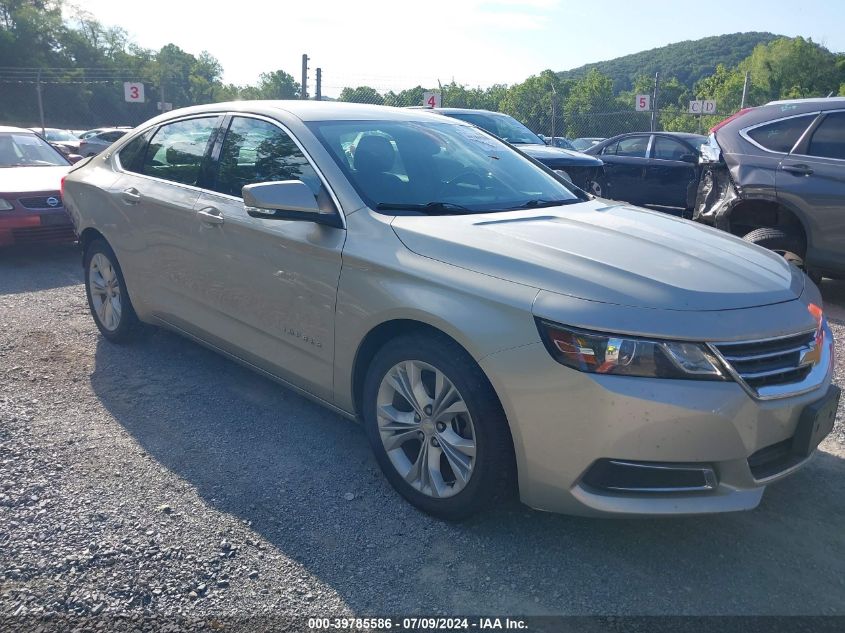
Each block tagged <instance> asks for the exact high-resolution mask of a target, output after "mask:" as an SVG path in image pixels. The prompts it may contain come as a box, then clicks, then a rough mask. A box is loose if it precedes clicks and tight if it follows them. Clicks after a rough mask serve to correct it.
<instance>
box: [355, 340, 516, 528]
mask: <svg viewBox="0 0 845 633" xmlns="http://www.w3.org/2000/svg"><path fill="white" fill-rule="evenodd" d="M363 395H364V397H363V417H364V423H365V426H366V430H367V437H368V439H369V441H370V445H371V446H372V449H373V452H374V453H375V456H376V460H377V461H378V463H379V466H380V467H381V469H382V472H384V474H385V476H386V477H387V480H388V481H389V482H390V483H391V485H392V486H393V487H394V488H395V489H396V490H397V491H398V492H399V493H400V494H401V495H402V496H403V497H405V499H407V500H408V501H410V502H411V503H412V504H413V505H415V506H416V507H418V508H419V509H421V510H423V511H424V512H427V513H429V514H431V515H434V516H437V517H440V518H443V519H448V520H459V519H463V518H465V517H468V516H470V515H472V514H474V513H476V512H478V511H480V510H482V509H483V508H485V507H486V506H488V505H489V504H490V502H491V501H492V500H493V499H494V498H495V497H496V496H497V495H498V494H499V493H501V492H502V491H503V490H510V486H509V482H511V481H512V480H513V478H512V473H513V471H514V468H513V466H512V464H513V444H512V441H511V437H510V432H509V429H508V426H507V420H506V418H505V414H504V411H503V410H502V407H501V405H500V404H499V401H498V398H497V397H496V394H495V392H493V389H492V387H491V386H490V383H489V382H488V381H487V378H486V377H485V376H484V374H483V373H482V371H481V369H480V368H479V367H478V365H477V364H476V363H475V361H474V360H473V359H472V358H471V357H470V356H468V355H467V354H466V352H465V351H464V350H462V349H461V348H460V347H458V346H457V345H455V344H454V343H452V342H451V341H450V340H448V339H446V338H445V337H438V336H423V335H419V334H415V335H408V336H403V337H400V338H397V339H395V340H393V341H391V342H389V343H387V344H386V345H385V346H384V347H383V348H382V349H381V350H380V351H379V352H378V353H377V354H376V356H375V357H374V359H373V361H372V364H371V365H370V369H369V371H368V373H367V377H366V379H365V383H364V394H363Z"/></svg>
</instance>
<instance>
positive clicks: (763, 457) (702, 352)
mask: <svg viewBox="0 0 845 633" xmlns="http://www.w3.org/2000/svg"><path fill="white" fill-rule="evenodd" d="M186 139H190V141H189V142H186ZM212 139H215V140H214V141H212ZM350 142H351V143H352V144H353V145H352V146H353V147H354V149H353V150H351V151H347V150H348V148H349V147H350V145H349V143H350ZM64 191H65V197H66V202H67V206H68V209H69V210H70V213H71V215H72V218H73V221H74V224H75V226H76V229H77V231H78V232H79V238H80V242H81V245H82V247H83V250H84V271H85V289H86V293H87V297H88V301H89V305H90V308H91V314H92V316H93V318H94V321H95V323H96V325H97V327H98V328H99V330H100V332H101V333H102V335H103V336H104V337H105V338H106V339H107V340H109V341H112V342H115V343H118V342H124V341H126V340H129V339H131V337H132V335H133V333H135V332H136V331H137V328H138V327H139V323H140V322H144V323H151V324H157V325H161V326H164V327H167V328H170V329H172V330H174V331H176V332H178V333H181V334H184V335H186V336H189V337H191V338H192V339H194V340H197V341H201V342H203V343H204V344H206V345H208V346H209V347H211V348H212V349H216V350H219V351H221V352H223V353H225V354H226V355H227V356H229V357H231V358H235V359H237V360H239V361H241V362H243V363H245V364H247V365H248V366H250V367H252V368H255V369H257V370H259V371H260V372H261V373H262V374H263V375H265V376H270V377H273V378H275V379H276V380H278V381H279V382H281V383H283V384H286V385H290V386H292V387H294V388H295V389H296V390H297V391H299V392H300V393H303V394H306V395H308V396H310V397H311V398H313V399H315V400H317V401H319V402H322V403H323V404H325V405H327V406H328V407H329V408H331V409H332V410H333V411H335V412H337V413H340V414H341V415H344V416H347V417H349V418H355V419H360V420H362V421H363V424H364V427H365V429H366V434H367V437H368V439H369V442H370V444H371V446H372V448H373V451H374V453H375V456H376V459H377V460H378V463H379V465H380V466H381V468H382V470H383V471H384V474H385V475H386V477H387V479H388V480H389V481H390V483H391V484H392V485H393V486H394V487H395V488H396V489H397V490H398V491H399V492H400V493H401V494H402V495H403V496H404V497H405V498H406V499H408V500H409V501H410V502H411V503H413V504H415V505H416V506H417V507H419V508H421V509H423V510H425V511H426V512H430V513H432V514H434V515H437V516H440V517H445V518H450V519H455V518H460V517H464V516H467V515H468V514H471V513H472V512H474V511H476V510H478V509H480V508H481V507H483V506H485V505H487V504H489V503H490V502H491V501H492V500H493V499H494V498H495V497H496V495H498V494H504V493H506V492H507V491H508V490H510V489H511V488H510V486H511V484H513V483H516V484H518V487H519V494H520V496H521V498H522V500H523V501H524V502H525V503H527V504H529V505H531V506H534V507H536V508H540V509H543V510H549V511H561V512H572V513H582V514H598V515H602V514H609V515H676V514H677V515H686V514H692V513H706V512H717V511H728V510H741V509H747V508H752V507H754V506H756V505H757V504H758V503H759V501H760V499H761V496H762V493H763V488H764V487H765V485H767V484H768V483H769V482H772V481H775V480H777V479H779V478H781V477H784V476H786V475H787V474H789V473H791V472H793V471H794V470H795V469H796V468H798V467H799V466H801V465H802V464H804V463H805V462H806V461H807V459H808V458H809V457H810V455H811V454H812V453H813V451H814V450H815V448H816V446H817V444H818V443H819V442H820V441H821V440H822V439H823V438H824V437H825V435H827V434H828V433H829V432H830V430H831V428H832V426H833V421H834V417H835V414H836V407H837V402H838V398H839V389H838V388H837V387H836V386H834V385H832V384H831V375H832V372H833V361H832V354H833V340H832V335H831V332H830V328H829V327H828V325H827V321H826V320H825V317H824V314H823V312H822V308H821V305H822V304H821V296H820V294H819V291H818V289H817V288H816V286H815V285H814V284H813V283H812V282H810V281H809V280H808V279H807V277H806V276H805V275H804V274H803V273H801V271H799V270H798V269H797V268H795V267H794V266H790V265H789V264H787V262H786V261H784V259H783V258H781V257H779V256H777V255H775V254H774V253H771V252H768V251H766V250H764V249H761V248H758V247H756V246H754V245H752V244H748V243H747V242H744V241H742V240H740V239H737V238H735V237H733V236H730V235H727V234H725V233H723V232H721V231H717V230H715V229H712V228H709V227H705V226H702V225H700V224H696V223H693V222H679V221H677V220H676V219H675V218H672V217H669V216H665V215H663V214H655V213H653V212H650V211H646V210H642V209H637V208H635V207H629V206H625V205H623V204H616V205H614V204H609V203H608V202H607V201H605V200H594V199H593V198H592V197H591V196H589V195H588V194H587V193H585V192H583V191H581V190H580V189H577V188H575V187H571V186H570V185H568V184H566V183H565V182H563V181H562V180H561V179H559V178H556V177H554V175H552V174H550V173H549V172H548V170H546V169H543V168H541V167H540V166H538V165H537V164H536V163H535V161H532V160H530V159H528V158H527V157H526V156H525V155H524V154H522V153H520V152H517V151H515V150H514V149H512V147H511V146H510V145H508V144H506V143H504V142H502V141H500V140H499V139H497V138H495V137H494V136H492V135H490V134H488V133H486V132H483V131H481V130H479V129H478V128H476V127H473V126H471V125H468V124H467V123H464V122H461V121H456V120H453V119H450V118H447V117H438V116H433V115H431V114H430V113H428V112H423V111H419V110H404V109H397V108H389V107H379V106H366V105H360V104H351V103H331V102H316V101H240V102H232V103H217V104H209V105H203V106H195V107H192V108H186V109H181V110H176V111H173V112H170V113H167V114H164V115H161V116H159V117H157V118H155V119H152V120H150V121H148V122H147V123H146V124H144V125H142V126H140V127H139V128H138V130H137V131H135V132H133V133H132V134H131V135H129V136H128V137H127V138H125V139H122V140H121V141H120V142H119V143H118V144H117V145H116V146H115V148H114V151H112V152H109V153H108V154H107V155H100V156H97V157H95V158H93V159H91V160H90V161H88V162H86V163H85V164H84V165H83V166H81V167H78V168H75V169H73V170H72V171H71V173H70V174H69V175H68V176H67V178H66V179H65V182H64ZM125 360H126V362H131V355H130V356H127V357H126V359H125ZM714 403H715V404H714ZM288 448H289V449H290V450H295V446H290V447H288ZM281 450H285V448H284V447H282V448H281ZM326 450H327V451H331V450H345V449H344V447H342V446H334V447H332V446H331V442H330V441H327V444H326ZM309 467H310V466H309ZM314 467H317V466H314ZM794 492H795V494H799V493H800V490H797V489H796V490H795V491H794Z"/></svg>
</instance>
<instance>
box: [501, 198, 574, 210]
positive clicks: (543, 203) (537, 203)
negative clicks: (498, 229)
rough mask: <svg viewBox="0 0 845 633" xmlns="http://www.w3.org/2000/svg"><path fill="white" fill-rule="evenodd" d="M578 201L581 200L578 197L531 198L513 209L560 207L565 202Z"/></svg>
mask: <svg viewBox="0 0 845 633" xmlns="http://www.w3.org/2000/svg"><path fill="white" fill-rule="evenodd" d="M576 202H581V201H580V200H579V199H578V198H571V199H568V200H529V201H528V202H526V203H525V204H521V205H519V206H518V207H512V208H513V209H540V208H541V207H559V206H561V205H564V204H573V203H576Z"/></svg>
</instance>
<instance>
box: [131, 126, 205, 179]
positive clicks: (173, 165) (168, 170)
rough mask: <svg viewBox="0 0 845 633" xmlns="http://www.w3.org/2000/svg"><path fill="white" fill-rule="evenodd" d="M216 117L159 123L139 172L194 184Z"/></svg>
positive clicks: (197, 177)
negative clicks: (165, 123) (159, 125)
mask: <svg viewBox="0 0 845 633" xmlns="http://www.w3.org/2000/svg"><path fill="white" fill-rule="evenodd" d="M216 122H217V117H205V118H201V119H188V120H186V121H177V122H175V123H170V124H167V125H162V126H161V127H160V128H159V129H158V131H157V132H156V133H155V135H154V136H153V138H152V140H151V141H150V147H149V149H148V150H147V153H146V154H145V156H144V164H143V168H142V170H141V172H142V173H144V174H147V175H148V176H155V177H156V178H163V179H164V180H172V181H173V182H180V183H182V184H185V185H196V184H197V180H198V179H199V175H200V166H201V164H202V158H203V155H204V154H205V149H206V147H207V146H208V140H209V139H210V138H211V135H212V134H213V133H214V130H215V127H216Z"/></svg>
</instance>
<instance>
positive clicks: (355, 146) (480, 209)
mask: <svg viewBox="0 0 845 633" xmlns="http://www.w3.org/2000/svg"><path fill="white" fill-rule="evenodd" d="M310 127H311V129H312V131H313V132H314V133H315V134H316V135H317V137H318V138H319V139H320V141H321V142H322V143H323V145H324V146H325V147H326V149H328V151H329V153H330V154H331V155H332V157H333V158H334V159H335V161H336V162H337V164H338V165H339V167H340V168H341V170H342V171H343V173H344V174H345V175H346V177H347V178H348V179H349V181H350V182H351V183H352V185H353V186H354V187H355V189H356V190H357V191H358V193H359V194H360V195H361V197H362V198H363V199H364V201H365V202H366V203H367V205H368V206H369V207H370V208H372V209H376V210H382V211H390V212H395V211H410V212H419V213H429V214H431V213H437V214H439V215H442V214H452V213H454V214H457V213H487V212H491V211H504V210H510V209H519V208H532V207H538V206H552V205H557V204H567V203H572V202H579V201H581V200H582V199H583V198H581V197H579V196H578V195H576V194H575V193H573V191H572V190H571V189H569V188H568V187H567V186H566V185H564V184H563V182H562V181H561V180H559V179H558V178H557V177H556V176H554V175H552V174H549V173H548V172H546V171H544V170H543V169H541V168H539V167H537V166H536V165H535V164H533V163H532V162H531V161H530V160H528V159H526V158H525V157H523V156H521V155H520V154H519V153H518V152H514V151H513V150H512V149H511V148H509V147H508V146H507V145H505V144H504V143H502V142H501V141H499V140H498V139H496V138H494V137H492V136H490V135H489V134H486V133H485V132H483V131H481V130H478V129H476V128H473V127H470V126H468V125H461V124H458V123H451V122H445V121H444V122H439V121H431V122H429V121H426V122H422V121H413V122H412V121H318V122H315V123H311V124H310Z"/></svg>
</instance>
